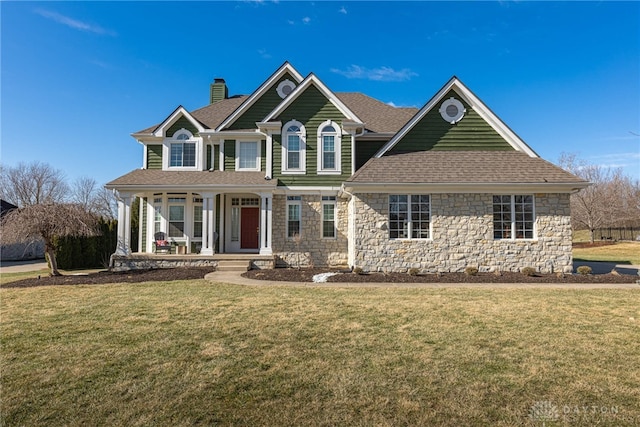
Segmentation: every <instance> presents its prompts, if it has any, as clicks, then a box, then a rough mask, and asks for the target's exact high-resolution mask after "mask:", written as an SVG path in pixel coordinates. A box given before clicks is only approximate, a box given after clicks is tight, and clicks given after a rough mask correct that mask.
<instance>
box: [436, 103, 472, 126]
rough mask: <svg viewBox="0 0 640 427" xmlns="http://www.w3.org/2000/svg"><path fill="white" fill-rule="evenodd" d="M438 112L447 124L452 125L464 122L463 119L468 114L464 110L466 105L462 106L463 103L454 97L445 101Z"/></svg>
mask: <svg viewBox="0 0 640 427" xmlns="http://www.w3.org/2000/svg"><path fill="white" fill-rule="evenodd" d="M438 111H439V112H440V115H441V116H442V118H443V119H444V121H445V122H447V123H451V124H452V125H453V124H456V123H458V122H459V121H460V120H462V117H464V113H466V112H467V110H465V108H464V105H462V102H460V101H458V100H457V99H455V98H453V97H452V98H449V99H447V100H446V101H444V102H443V103H442V105H440V109H439V110H438Z"/></svg>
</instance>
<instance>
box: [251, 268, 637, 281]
mask: <svg viewBox="0 0 640 427" xmlns="http://www.w3.org/2000/svg"><path fill="white" fill-rule="evenodd" d="M338 271H340V270H335V269H334V270H331V269H326V268H301V269H295V268H276V269H273V270H250V271H248V272H246V273H244V274H243V275H242V276H244V277H247V278H250V279H257V280H275V281H283V282H313V276H314V275H316V274H321V273H327V272H338ZM639 279H640V277H638V276H633V275H630V274H619V275H618V274H611V273H608V274H589V275H582V274H570V275H564V276H563V277H558V276H557V275H555V274H538V275H536V276H525V275H524V274H521V273H506V272H505V273H501V274H500V275H497V274H494V273H478V274H477V275H475V276H469V275H466V274H464V273H443V274H420V275H417V276H411V275H409V274H407V273H368V274H355V273H351V272H348V271H347V272H343V274H338V275H335V276H331V277H329V278H328V279H327V282H349V283H375V282H389V283H636V281H637V280H639Z"/></svg>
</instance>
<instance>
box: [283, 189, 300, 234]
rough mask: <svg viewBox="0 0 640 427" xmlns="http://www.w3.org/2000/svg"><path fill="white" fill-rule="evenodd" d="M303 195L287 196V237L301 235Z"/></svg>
mask: <svg viewBox="0 0 640 427" xmlns="http://www.w3.org/2000/svg"><path fill="white" fill-rule="evenodd" d="M301 201H302V197H301V196H287V238H289V239H293V238H294V237H296V236H299V235H300V232H301V230H300V210H301Z"/></svg>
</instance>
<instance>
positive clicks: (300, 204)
mask: <svg viewBox="0 0 640 427" xmlns="http://www.w3.org/2000/svg"><path fill="white" fill-rule="evenodd" d="M291 205H297V206H298V214H299V216H300V218H299V220H298V221H299V222H300V229H299V230H298V234H299V235H300V236H301V237H302V196H300V200H288V197H287V204H286V214H285V224H284V230H285V237H286V239H287V240H293V239H294V237H289V206H291Z"/></svg>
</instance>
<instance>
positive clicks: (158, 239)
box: [153, 231, 171, 253]
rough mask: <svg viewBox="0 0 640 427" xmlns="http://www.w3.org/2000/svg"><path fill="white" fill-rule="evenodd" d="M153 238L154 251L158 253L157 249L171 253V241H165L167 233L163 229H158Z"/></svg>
mask: <svg viewBox="0 0 640 427" xmlns="http://www.w3.org/2000/svg"><path fill="white" fill-rule="evenodd" d="M154 239H155V240H154V241H153V243H154V246H155V253H158V251H165V252H169V253H171V243H169V241H167V235H166V234H165V233H164V232H163V231H158V232H157V233H156V234H154Z"/></svg>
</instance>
